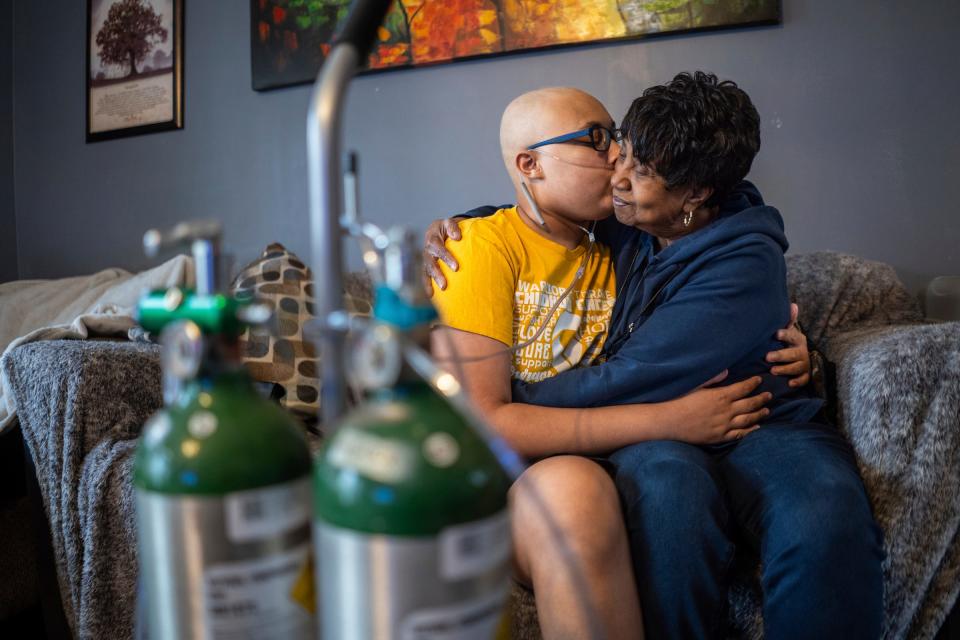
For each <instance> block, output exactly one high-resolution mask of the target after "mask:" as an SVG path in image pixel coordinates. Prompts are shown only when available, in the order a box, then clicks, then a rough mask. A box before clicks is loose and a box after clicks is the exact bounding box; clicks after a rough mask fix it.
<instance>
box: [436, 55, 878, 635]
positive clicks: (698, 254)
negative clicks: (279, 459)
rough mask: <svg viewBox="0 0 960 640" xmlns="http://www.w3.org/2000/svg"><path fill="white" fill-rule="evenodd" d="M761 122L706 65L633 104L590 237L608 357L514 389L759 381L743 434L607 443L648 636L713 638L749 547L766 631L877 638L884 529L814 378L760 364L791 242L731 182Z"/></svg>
mask: <svg viewBox="0 0 960 640" xmlns="http://www.w3.org/2000/svg"><path fill="white" fill-rule="evenodd" d="M759 125H760V119H759V116H758V114H757V111H756V109H755V108H754V106H753V104H752V103H751V101H750V99H749V97H748V96H747V95H746V93H744V92H743V91H742V90H740V89H739V88H738V87H737V86H736V85H735V84H734V83H732V82H719V81H718V80H717V78H716V77H715V76H713V75H708V74H703V73H697V74H694V75H689V74H680V75H678V76H677V77H676V78H674V79H673V81H671V82H670V83H668V84H666V85H662V86H656V87H651V88H650V89H648V90H646V91H645V92H644V94H643V95H642V96H641V97H640V98H638V99H637V100H636V101H634V103H633V105H632V106H631V108H630V111H629V112H628V114H627V116H626V117H625V118H624V120H623V123H622V126H621V132H622V135H623V136H624V137H623V140H622V146H621V154H620V158H619V160H618V162H617V165H616V170H615V173H614V176H613V181H612V182H613V189H614V199H613V203H614V208H615V213H616V221H613V220H609V221H605V222H604V223H601V226H602V231H601V234H599V235H600V237H601V239H602V240H603V241H605V242H606V243H608V244H609V245H610V246H611V248H612V249H613V255H614V257H615V260H616V277H617V292H616V293H617V295H616V307H615V309H614V314H613V318H612V323H611V329H610V336H609V339H608V341H607V343H606V346H605V348H604V353H605V356H606V358H607V359H606V362H604V363H603V364H599V365H595V366H592V367H588V368H581V369H573V370H570V371H565V372H563V373H560V374H559V375H557V376H555V377H552V378H549V379H547V380H544V381H542V382H537V383H528V384H524V383H515V384H514V385H513V401H514V402H519V403H528V404H534V405H543V406H549V407H594V406H606V405H612V404H627V403H645V402H657V401H661V400H665V399H669V398H673V397H676V396H678V395H680V394H682V393H685V392H686V391H689V390H690V389H692V388H694V387H696V386H697V384H699V383H700V382H701V381H702V379H703V374H704V372H707V371H715V370H722V369H728V370H729V371H730V379H731V380H737V379H742V378H746V377H749V376H753V375H760V376H762V378H763V385H762V386H761V389H762V390H764V391H768V392H770V393H771V394H772V396H773V399H772V401H771V402H770V403H769V404H768V408H769V409H770V411H771V412H770V415H769V416H768V417H766V418H765V419H764V420H762V421H761V427H760V429H758V430H756V431H753V432H751V433H749V434H745V435H744V437H743V438H742V439H740V440H735V441H733V442H726V443H720V444H713V445H703V444H696V443H691V442H682V441H680V440H681V438H679V437H674V436H670V437H671V439H669V440H659V441H646V442H639V443H637V444H633V445H629V446H627V447H624V448H622V449H620V450H618V451H616V452H614V453H613V454H612V455H611V456H610V462H611V463H612V466H613V468H614V476H615V481H616V485H617V489H618V490H619V492H620V495H621V499H622V501H623V504H624V507H625V510H626V518H627V523H628V534H629V538H630V547H631V553H632V556H633V564H634V571H635V575H636V579H637V584H638V588H639V592H640V599H641V603H642V605H643V609H644V622H645V627H646V631H647V634H648V635H649V636H650V637H655V638H661V637H663V638H676V637H697V638H700V637H702V638H709V637H722V636H723V635H724V631H725V623H726V620H727V612H726V602H727V593H726V589H727V587H728V585H729V580H730V576H729V571H730V568H731V565H732V559H733V556H734V553H735V551H736V549H737V547H738V546H745V547H747V548H750V549H753V550H754V551H756V552H758V553H759V555H760V559H761V563H762V567H763V575H762V586H763V590H764V599H763V602H764V624H765V627H766V628H765V631H766V634H767V637H771V638H781V637H791V638H792V637H810V638H821V637H826V638H834V637H843V638H870V637H876V636H878V635H879V632H880V624H881V616H882V583H881V569H880V563H881V556H882V551H881V541H880V533H879V529H878V528H877V526H876V524H875V522H874V520H873V517H872V515H871V511H870V506H869V503H868V501H867V498H866V494H865V491H864V488H863V484H862V481H861V479H860V477H859V475H858V473H857V469H856V465H855V463H854V460H853V455H852V453H851V450H850V447H849V446H848V445H847V443H846V442H845V441H844V440H843V438H842V437H841V436H840V435H839V433H837V431H836V430H835V429H834V428H833V427H831V426H830V425H828V424H826V422H825V421H824V420H823V418H822V416H821V413H820V404H821V403H820V401H819V400H817V399H816V398H814V397H812V395H811V394H810V392H809V391H808V389H806V388H803V387H800V386H796V385H791V384H789V383H788V381H787V380H786V379H784V378H778V377H776V376H773V375H770V371H769V369H768V368H769V364H768V362H767V359H768V358H767V354H768V352H770V351H772V350H774V349H776V348H778V347H779V343H777V342H776V341H775V340H774V338H773V336H774V335H775V334H776V333H777V330H778V328H779V327H781V326H783V325H784V324H785V323H786V322H787V316H788V304H787V303H788V298H787V290H786V277H785V271H786V269H785V264H784V259H783V252H784V251H785V250H786V248H787V242H786V238H785V236H784V233H783V222H782V220H781V218H780V215H779V213H778V212H777V211H776V210H775V209H773V208H772V207H769V206H766V205H765V204H764V203H763V199H762V198H761V196H760V194H759V192H758V191H757V189H756V188H755V187H754V186H753V185H751V184H750V183H748V182H745V181H743V178H744V177H745V176H746V175H747V173H748V172H749V170H750V166H751V164H752V162H753V158H754V156H755V155H756V153H757V151H758V150H759V146H760V133H759ZM436 228H437V227H436V226H435V227H434V228H433V231H432V232H428V239H429V237H430V235H431V233H435V232H436Z"/></svg>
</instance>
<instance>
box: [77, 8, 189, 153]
mask: <svg viewBox="0 0 960 640" xmlns="http://www.w3.org/2000/svg"><path fill="white" fill-rule="evenodd" d="M182 128H183V0H87V142H98V141H100V140H110V139H113V138H119V137H123V136H131V135H139V134H142V133H153V132H157V131H168V130H170V129H182Z"/></svg>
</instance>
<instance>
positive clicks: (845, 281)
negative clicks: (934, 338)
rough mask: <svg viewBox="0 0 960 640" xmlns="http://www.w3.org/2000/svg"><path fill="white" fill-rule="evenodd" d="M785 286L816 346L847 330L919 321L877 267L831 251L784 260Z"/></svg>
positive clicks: (895, 282)
mask: <svg viewBox="0 0 960 640" xmlns="http://www.w3.org/2000/svg"><path fill="white" fill-rule="evenodd" d="M787 284H788V285H789V288H790V296H791V299H792V300H793V301H794V302H796V303H797V304H798V305H800V322H801V323H802V324H803V327H804V331H805V332H806V333H807V336H808V337H809V338H810V339H811V340H813V342H814V343H816V344H817V345H821V346H822V345H824V344H825V343H826V342H828V341H829V340H830V338H831V336H834V335H837V334H838V333H841V332H843V331H846V330H848V329H852V328H863V327H867V326H877V325H886V324H902V323H910V322H921V321H922V320H923V313H922V312H921V310H920V305H919V302H918V301H917V300H915V299H914V298H913V296H911V295H910V293H909V292H908V291H907V289H906V287H904V286H903V283H901V282H900V279H899V278H897V274H896V272H895V271H894V270H893V267H891V266H890V265H887V264H884V263H882V262H874V261H872V260H866V259H864V258H860V257H857V256H851V255H845V254H842V253H835V252H832V251H818V252H816V253H808V254H803V255H789V256H787Z"/></svg>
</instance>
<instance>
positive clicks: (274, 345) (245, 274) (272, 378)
mask: <svg viewBox="0 0 960 640" xmlns="http://www.w3.org/2000/svg"><path fill="white" fill-rule="evenodd" d="M345 289H346V290H347V292H346V295H345V301H344V302H345V308H346V310H347V311H349V312H350V313H353V314H357V315H369V314H370V311H371V306H370V298H371V296H370V284H369V279H367V278H365V276H364V275H358V274H351V275H349V276H348V277H347V278H346V281H345ZM230 291H231V293H232V294H233V295H235V296H236V297H237V298H239V299H241V300H244V299H245V300H250V299H253V300H257V301H258V302H261V303H265V304H268V305H269V306H270V307H271V308H272V309H273V312H274V315H275V318H276V321H275V322H274V327H275V329H276V334H274V333H271V332H270V330H269V329H267V328H265V327H264V328H260V327H257V328H253V329H249V328H248V329H247V330H246V331H244V333H243V335H241V336H240V347H241V354H242V357H243V361H244V364H245V365H246V366H247V369H248V371H249V372H250V375H251V376H252V377H253V378H254V379H255V380H258V381H260V382H271V383H274V384H276V385H278V386H279V387H281V388H282V389H283V394H282V396H281V397H280V398H279V400H280V404H281V405H282V406H283V407H285V408H286V409H288V410H290V411H292V412H294V413H296V414H298V415H300V416H302V417H305V418H316V417H317V416H318V413H319V410H320V379H319V364H320V363H319V359H318V357H317V352H316V348H315V346H314V344H313V343H312V342H311V341H310V340H308V339H306V337H305V336H304V333H303V332H304V328H305V327H306V326H307V324H308V323H309V322H311V321H312V320H313V319H314V318H315V315H314V314H315V311H314V283H313V276H312V273H311V271H310V269H309V268H307V266H306V265H305V264H304V263H303V262H302V261H301V260H300V259H299V258H298V257H297V256H296V255H295V254H294V253H292V252H290V251H288V250H287V249H286V248H285V247H284V246H283V245H282V244H279V243H273V244H270V245H268V246H267V248H266V249H264V251H263V253H262V254H261V255H260V257H259V258H257V259H256V260H254V261H253V262H251V263H250V264H249V265H247V266H246V267H244V269H243V270H242V271H241V272H240V273H239V274H238V275H237V277H236V278H235V279H234V281H233V283H232V284H231V285H230Z"/></svg>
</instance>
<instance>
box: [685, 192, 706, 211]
mask: <svg viewBox="0 0 960 640" xmlns="http://www.w3.org/2000/svg"><path fill="white" fill-rule="evenodd" d="M712 195H713V187H693V188H691V189H690V191H689V192H688V193H687V198H686V202H684V203H683V210H684V211H696V210H697V209H699V208H700V207H702V206H703V205H705V204H706V203H707V200H709V199H710V196H712Z"/></svg>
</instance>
